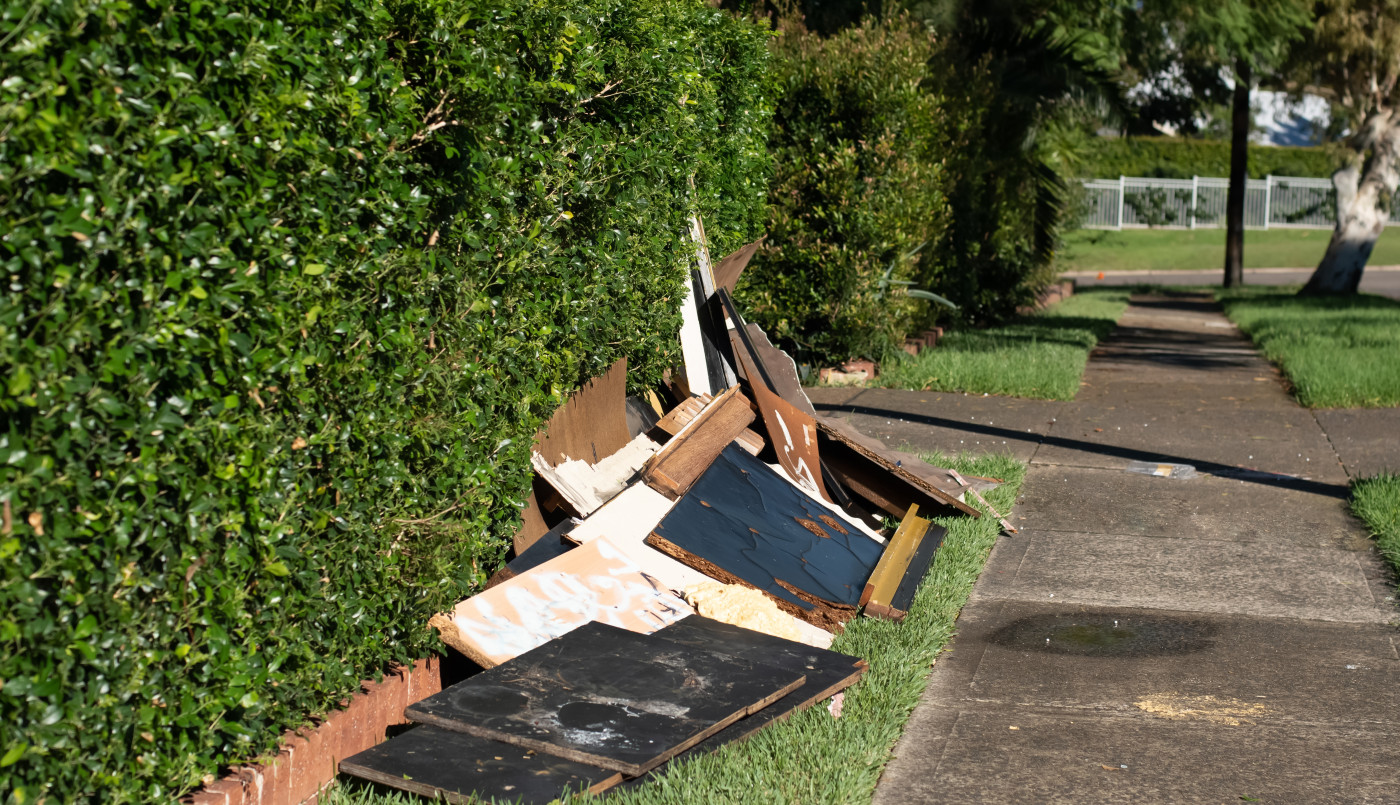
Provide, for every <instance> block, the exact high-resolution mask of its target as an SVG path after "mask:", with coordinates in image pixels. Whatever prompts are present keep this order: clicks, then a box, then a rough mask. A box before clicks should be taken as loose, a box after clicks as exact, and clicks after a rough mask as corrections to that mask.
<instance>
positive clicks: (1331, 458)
mask: <svg viewBox="0 0 1400 805" xmlns="http://www.w3.org/2000/svg"><path fill="white" fill-rule="evenodd" d="M812 397H813V401H814V402H815V403H817V404H818V407H819V408H825V409H826V410H828V411H833V412H841V413H843V414H844V415H846V416H849V417H851V418H852V419H853V420H854V421H855V422H856V423H857V424H858V425H859V426H860V427H861V428H862V429H863V430H866V431H867V432H869V433H871V434H872V435H879V436H881V437H882V438H884V439H886V440H887V441H889V442H890V443H892V444H896V445H901V444H908V445H912V446H914V447H917V448H921V449H925V450H941V451H944V452H954V453H956V452H959V451H962V450H968V451H973V452H1009V453H1011V454H1013V455H1015V456H1017V457H1019V458H1021V459H1022V460H1025V461H1027V462H1028V463H1029V464H1030V469H1029V473H1028V476H1027V479H1026V484H1025V487H1024V491H1023V496H1022V498H1021V499H1020V500H1019V501H1018V504H1017V506H1016V509H1015V511H1014V512H1013V514H1012V515H1011V516H1012V518H1013V519H1014V521H1015V523H1016V524H1017V525H1018V526H1019V527H1020V529H1021V532H1020V533H1019V534H1017V535H1015V536H1012V537H1003V538H1002V539H1001V540H1000V541H999V543H998V544H997V546H996V548H995V550H994V551H993V553H992V556H991V559H990V561H989V563H988V565H987V568H986V570H985V571H984V573H983V574H982V577H981V578H980V579H979V581H978V583H977V585H976V587H975V588H974V590H973V593H972V598H971V600H970V601H969V603H968V605H967V606H966V607H965V608H964V610H963V613H962V616H961V619H960V621H959V633H958V635H957V637H956V638H955V639H954V640H953V642H952V644H951V645H950V647H949V649H948V651H947V652H945V653H944V654H943V655H942V656H940V658H939V659H938V661H937V665H936V667H935V669H934V672H933V674H932V676H931V677H930V683H929V686H928V689H927V691H926V693H925V695H924V697H923V699H922V701H921V703H920V705H919V706H918V708H917V709H916V710H915V712H914V715H913V717H912V718H911V720H910V722H909V726H908V729H907V731H906V733H905V736H904V738H903V739H902V740H901V741H900V743H899V745H898V746H897V747H896V750H895V758H894V759H893V760H892V761H891V763H890V765H889V766H888V767H887V769H886V771H885V773H884V776H883V778H882V779H881V782H880V786H879V788H878V789H877V791H876V796H875V801H876V803H877V805H903V803H934V802H950V803H964V802H1009V803H1019V802H1028V803H1030V802H1034V803H1042V802H1064V803H1098V802H1153V803H1158V802H1193V803H1194V802H1208V803H1229V802H1235V803H1238V802H1241V801H1254V800H1257V801H1261V802H1290V803H1291V802H1318V803H1333V802H1348V803H1351V802H1356V803H1361V802H1375V803H1382V802H1384V803H1396V802H1400V629H1397V626H1396V623H1397V621H1400V609H1397V607H1396V604H1395V596H1396V592H1395V588H1394V587H1393V586H1392V583H1391V582H1392V580H1391V577H1390V575H1389V573H1388V571H1387V569H1386V568H1385V567H1384V566H1383V564H1382V563H1381V562H1380V560H1379V558H1378V557H1377V556H1376V554H1375V552H1374V549H1373V547H1372V544H1371V542H1370V540H1369V539H1367V537H1366V535H1365V532H1364V530H1363V529H1362V528H1361V527H1360V525H1359V524H1358V523H1357V522H1356V521H1355V520H1353V519H1352V518H1351V517H1350V515H1349V514H1348V513H1347V510H1346V504H1345V499H1346V495H1347V484H1348V472H1349V471H1350V472H1351V473H1353V474H1358V473H1359V474H1370V473H1373V472H1375V471H1376V470H1378V469H1380V468H1386V467H1388V468H1390V469H1392V470H1400V449H1397V448H1400V409H1386V410H1381V411H1360V412H1358V411H1349V412H1316V413H1314V412H1311V411H1308V410H1306V409H1303V408H1300V407H1299V406H1298V405H1297V404H1296V403H1294V402H1293V401H1292V399H1291V398H1290V397H1289V396H1288V395H1287V394H1286V392H1285V391H1284V388H1283V385H1282V383H1281V379H1280V378H1279V376H1278V374H1277V373H1276V371H1275V370H1274V369H1273V367H1272V366H1271V365H1270V364H1268V363H1267V362H1265V361H1264V360H1262V359H1261V358H1260V357H1259V356H1258V355H1257V353H1256V352H1255V351H1254V349H1253V348H1252V347H1251V345H1250V344H1249V343H1248V342H1247V341H1246V340H1245V339H1243V338H1242V337H1241V336H1240V334H1239V333H1238V331H1236V330H1235V329H1234V327H1233V326H1231V325H1230V323H1229V322H1228V321H1227V320H1226V319H1225V318H1224V317H1223V316H1221V315H1220V313H1219V311H1218V308H1217V307H1216V306H1215V305H1214V303H1213V302H1211V301H1210V299H1209V298H1208V297H1190V296H1177V297H1171V296H1157V297H1139V298H1135V299H1134V302H1133V304H1132V305H1131V306H1130V307H1129V309H1128V311H1127V313H1126V314H1125V315H1124V317H1123V319H1122V321H1121V322H1120V325H1119V328H1118V330H1117V331H1116V332H1115V333H1114V334H1113V336H1112V337H1110V338H1109V339H1107V340H1105V341H1104V342H1103V344H1102V345H1101V346H1100V348H1099V349H1098V350H1096V351H1095V353H1094V355H1093V357H1092V359H1091V361H1090V364H1089V369H1088V371H1087V372H1086V374H1085V377H1084V384H1083V387H1082V388H1081V390H1080V393H1079V395H1078V397H1077V398H1076V399H1075V400H1074V401H1072V402H1045V401H1035V400H1019V399H1009V398H997V397H976V396H965V395H960V394H938V393H929V392H906V391H892V390H883V389H866V390H862V389H820V390H813V391H812ZM1169 466H1170V467H1171V469H1170V470H1168V469H1167V467H1169ZM1134 470H1136V471H1134ZM1152 471H1159V472H1168V471H1169V472H1170V473H1171V474H1170V475H1169V476H1167V477H1160V476H1156V475H1151V474H1145V473H1146V472H1152Z"/></svg>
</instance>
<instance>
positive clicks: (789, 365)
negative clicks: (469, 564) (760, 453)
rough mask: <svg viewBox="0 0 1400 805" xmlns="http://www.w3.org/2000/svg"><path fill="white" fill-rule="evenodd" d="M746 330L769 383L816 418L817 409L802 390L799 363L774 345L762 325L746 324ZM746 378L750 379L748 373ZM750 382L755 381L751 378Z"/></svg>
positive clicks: (803, 411)
mask: <svg viewBox="0 0 1400 805" xmlns="http://www.w3.org/2000/svg"><path fill="white" fill-rule="evenodd" d="M744 331H745V332H747V333H748V336H749V344H750V345H751V346H752V347H753V350H754V357H755V358H756V359H757V360H758V362H759V364H760V365H761V366H762V369H763V373H764V374H766V376H767V380H768V385H769V386H770V387H771V388H772V389H773V390H774V391H776V392H777V393H778V396H780V397H782V398H783V399H784V400H787V401H788V402H789V403H792V405H793V407H795V408H797V410H799V411H801V412H802V413H804V414H806V415H807V416H810V417H813V418H815V417H816V416H817V409H816V408H814V407H813V406H812V401H811V400H810V399H808V397H807V392H805V391H803V390H802V380H801V378H799V377H798V375H797V364H796V363H794V362H793V360H792V358H791V357H790V356H789V355H788V354H787V353H786V352H783V351H782V350H780V349H778V348H777V347H775V346H773V342H772V341H769V340H768V334H767V333H765V332H763V328H762V327H759V326H758V325H757V324H745V325H744ZM744 379H745V380H749V378H748V376H747V375H746V376H745V377H744ZM749 382H753V381H752V380H749Z"/></svg>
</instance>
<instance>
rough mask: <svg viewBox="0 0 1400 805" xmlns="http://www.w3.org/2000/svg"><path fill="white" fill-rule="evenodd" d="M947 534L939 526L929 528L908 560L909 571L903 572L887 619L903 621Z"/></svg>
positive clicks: (944, 529) (945, 530)
mask: <svg viewBox="0 0 1400 805" xmlns="http://www.w3.org/2000/svg"><path fill="white" fill-rule="evenodd" d="M947 534H948V530H947V529H946V528H944V527H942V526H939V525H935V526H930V527H929V530H928V533H926V534H924V538H923V540H921V541H920V542H919V549H918V550H917V551H915V552H914V558H912V559H910V560H909V569H908V570H906V571H905V572H904V578H903V579H901V580H900V582H899V589H898V590H896V591H895V594H894V598H893V599H891V601H890V611H889V614H888V617H890V618H891V619H893V620H903V619H904V615H905V613H907V612H908V611H909V606H910V605H911V604H913V603H914V594H915V593H917V592H918V591H919V583H920V582H922V581H923V580H924V577H925V576H927V575H928V569H929V568H930V567H932V566H933V558H934V556H936V555H937V554H938V547H939V546H940V545H942V544H943V538H944V537H945V536H946V535H947Z"/></svg>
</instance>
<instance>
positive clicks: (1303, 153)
mask: <svg viewBox="0 0 1400 805" xmlns="http://www.w3.org/2000/svg"><path fill="white" fill-rule="evenodd" d="M1338 167H1340V163H1339V162H1338V161H1337V160H1336V158H1335V157H1334V156H1333V155H1332V154H1331V153H1330V152H1329V150H1328V149H1327V148H1326V147H1323V146H1316V147H1311V148H1301V147H1291V146H1270V145H1251V146H1250V147H1249V175H1250V176H1251V177H1253V178H1255V179H1262V178H1264V177H1265V176H1268V175H1270V174H1273V175H1274V176H1305V177H1307V176H1310V177H1316V178H1319V179H1326V178H1330V177H1331V176H1332V173H1333V172H1334V171H1335V170H1337V168H1338ZM1080 173H1081V174H1082V175H1083V177H1084V178H1086V179H1117V178H1118V177H1119V176H1145V177H1148V178H1156V179H1190V178H1191V177H1192V176H1220V177H1225V176H1229V175H1230V143H1229V142H1228V141H1226V140H1188V139H1183V138H1178V137H1118V138H1107V137H1101V138H1095V140H1094V141H1093V143H1092V148H1091V150H1090V151H1089V152H1088V153H1086V154H1085V155H1084V162H1083V167H1082V168H1081V169H1080Z"/></svg>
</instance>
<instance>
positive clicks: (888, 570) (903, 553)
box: [861, 504, 932, 607]
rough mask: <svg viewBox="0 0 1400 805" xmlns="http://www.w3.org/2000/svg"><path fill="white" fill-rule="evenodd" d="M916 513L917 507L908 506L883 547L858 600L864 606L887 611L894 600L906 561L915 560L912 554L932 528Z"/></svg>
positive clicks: (905, 569)
mask: <svg viewBox="0 0 1400 805" xmlns="http://www.w3.org/2000/svg"><path fill="white" fill-rule="evenodd" d="M918 513H919V506H918V504H914V505H911V506H910V507H909V511H908V512H906V513H905V515H904V519H903V520H902V521H900V523H899V529H898V530H897V531H895V532H894V536H893V537H890V542H889V544H888V545H886V546H885V552H884V553H883V554H882V555H881V556H880V561H879V562H878V563H877V564H876V565H875V570H874V572H872V573H871V574H870V581H868V582H866V585H865V591H864V594H863V595H862V596H861V598H862V599H864V603H865V604H866V605H867V606H869V605H874V606H877V607H888V606H889V605H890V601H891V600H893V598H894V594H895V592H896V591H897V590H898V589H899V582H900V581H902V580H903V579H904V573H905V571H907V570H908V569H909V561H910V560H911V559H913V558H914V552H915V551H917V550H918V549H919V543H920V542H923V539H924V535H925V534H927V533H928V529H929V526H930V525H932V523H931V521H929V520H925V519H923V518H922V517H919V516H918Z"/></svg>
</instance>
